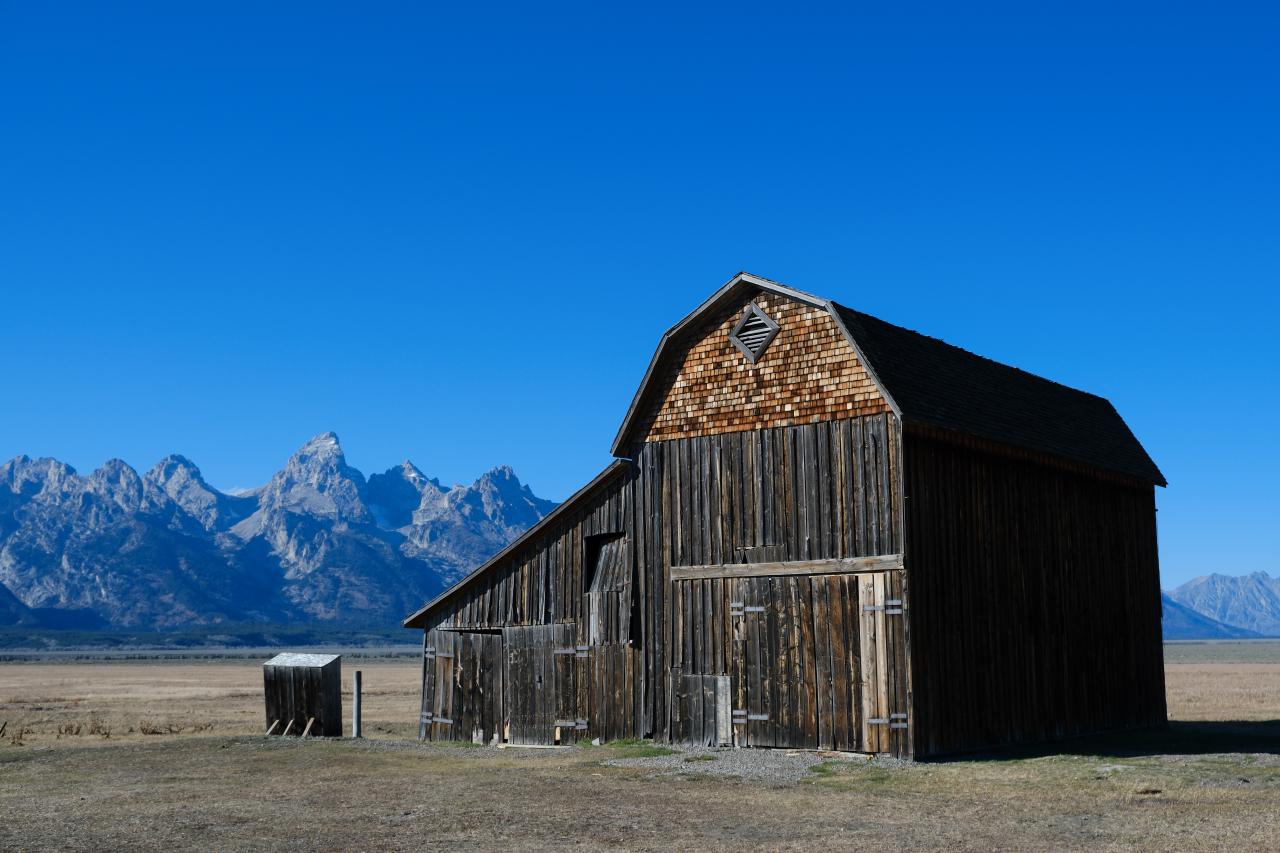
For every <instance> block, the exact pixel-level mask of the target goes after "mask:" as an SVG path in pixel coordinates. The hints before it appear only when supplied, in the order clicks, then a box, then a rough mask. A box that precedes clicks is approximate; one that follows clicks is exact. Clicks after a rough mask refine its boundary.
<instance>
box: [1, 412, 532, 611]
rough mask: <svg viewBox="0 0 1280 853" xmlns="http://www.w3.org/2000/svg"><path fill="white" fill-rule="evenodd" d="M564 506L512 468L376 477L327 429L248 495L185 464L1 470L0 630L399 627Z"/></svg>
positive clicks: (406, 466) (9, 466)
mask: <svg viewBox="0 0 1280 853" xmlns="http://www.w3.org/2000/svg"><path fill="white" fill-rule="evenodd" d="M554 507H555V503H553V502H551V501H547V500H543V499H541V498H538V497H536V496H535V495H534V494H533V493H532V491H530V489H529V488H528V486H525V485H523V484H521V482H520V480H519V479H518V478H517V477H516V475H515V473H514V472H513V471H512V470H511V468H510V467H506V466H503V467H498V468H494V469H493V470H491V471H489V472H488V473H486V474H484V475H483V476H481V477H480V478H479V479H478V480H476V481H475V482H474V483H472V484H471V485H469V486H463V485H458V486H452V487H449V486H443V485H441V483H440V481H439V480H436V479H433V478H430V477H427V476H426V475H425V474H423V473H422V472H421V471H420V470H419V469H418V468H417V467H416V466H414V464H413V463H412V462H408V461H406V462H403V463H401V464H400V465H397V466H396V467H394V468H391V469H390V470H388V471H385V472H383V473H381V474H374V475H372V476H370V477H369V478H368V479H366V478H365V477H364V475H363V474H362V473H361V472H360V471H358V470H356V469H355V468H353V467H351V466H350V465H348V464H347V461H346V457H345V455H344V453H343V450H342V447H341V445H340V444H339V442H338V437H337V436H336V435H334V434H333V433H331V432H329V433H324V434H322V435H318V436H316V437H315V438H313V439H311V440H310V441H308V442H307V443H306V444H304V445H303V446H302V447H301V448H299V450H298V451H297V452H296V453H294V454H293V456H292V457H290V458H289V460H288V462H287V463H286V464H285V466H284V468H282V469H281V470H280V471H279V472H277V473H276V474H275V475H274V476H273V477H272V478H271V479H270V481H268V482H267V484H266V485H264V486H262V487H260V488H258V489H254V490H252V491H247V492H243V493H240V494H226V493H224V492H221V491H219V490H218V489H215V488H213V487H212V486H210V485H209V484H208V483H207V482H206V481H205V479H204V478H203V476H201V473H200V469H199V468H197V467H196V465H195V464H194V463H192V462H191V461H190V460H188V459H186V458H185V457H182V456H177V455H174V456H168V457H166V458H165V459H162V460H161V461H160V462H158V463H157V464H156V465H155V466H154V467H153V468H151V469H150V470H149V471H147V472H146V473H144V474H139V473H138V472H137V471H135V470H134V469H133V468H131V467H130V466H129V465H127V464H125V463H124V462H122V461H120V460H118V459H113V460H110V461H108V462H107V463H105V464H104V465H103V466H102V467H101V468H99V469H97V470H96V471H93V472H92V473H90V474H89V475H88V476H81V475H80V474H78V473H76V471H75V470H74V469H73V468H71V466H69V465H66V464H64V463H62V462H59V461H57V460H56V459H47V458H46V459H31V458H28V457H26V456H19V457H17V458H15V459H12V460H10V461H9V462H7V463H5V464H3V465H0V625H17V626H27V627H40V628H79V629H158V630H171V629H176V628H190V627H193V626H205V625H219V624H226V623H245V622H285V623H289V622H321V623H323V622H333V623H336V622H342V623H356V622H359V623H368V624H384V625H385V624H388V623H391V624H394V623H395V622H398V620H399V619H401V618H403V617H404V615H405V614H407V613H409V612H411V611H413V610H414V609H416V608H417V607H419V606H421V605H422V603H423V602H424V601H426V600H427V599H429V598H431V597H432V596H433V595H435V594H436V593H438V592H439V591H440V590H442V589H443V588H444V587H445V586H447V585H448V584H449V583H451V582H452V581H453V580H455V579H457V578H459V577H461V576H462V575H463V574H465V573H467V572H468V571H470V570H471V569H472V568H474V567H475V566H476V565H478V564H479V563H481V562H483V560H484V559H486V558H487V557H489V556H490V555H491V554H493V553H495V552H496V551H498V550H499V549H501V548H502V547H503V546H504V545H506V544H507V543H508V542H510V541H511V540H512V539H513V538H514V537H515V536H517V535H519V534H520V533H521V532H523V531H524V530H526V529H527V528H528V527H530V526H531V525H533V524H534V523H536V522H537V521H538V520H539V519H541V518H542V517H543V516H544V515H546V514H547V513H548V512H550V511H551V510H552V509H553V508H554Z"/></svg>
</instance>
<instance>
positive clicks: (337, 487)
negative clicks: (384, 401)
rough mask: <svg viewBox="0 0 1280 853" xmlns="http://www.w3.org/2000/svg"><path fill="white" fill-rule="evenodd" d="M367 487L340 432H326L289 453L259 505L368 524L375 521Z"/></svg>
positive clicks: (266, 487)
mask: <svg viewBox="0 0 1280 853" xmlns="http://www.w3.org/2000/svg"><path fill="white" fill-rule="evenodd" d="M364 489H365V480H364V475H363V474H361V473H360V472H359V471H357V470H356V469H355V468H352V467H351V466H350V465H348V464H347V457H346V455H345V454H344V453H343V452H342V445H341V444H339V443H338V436H337V435H336V434H335V433H332V432H325V433H321V434H320V435H317V436H316V437H315V438H313V439H311V440H310V441H308V442H307V443H306V444H304V445H302V447H300V448H298V450H297V452H295V453H294V454H293V455H292V456H291V457H289V461H288V462H287V463H285V466H284V468H283V469H282V470H281V471H280V472H279V473H277V474H276V475H275V476H274V477H272V478H271V481H270V482H269V483H267V485H266V486H265V487H263V489H262V492H261V493H260V495H259V505H260V506H261V507H262V508H263V509H265V510H268V511H270V510H278V509H283V510H289V511H292V512H296V513H302V514H306V515H314V516H319V517H322V518H331V519H334V520H340V521H346V522H351V523H356V524H364V523H368V522H370V521H372V516H371V515H370V513H369V510H368V508H367V507H366V506H365V504H364V500H363V496H362V493H363V491H364Z"/></svg>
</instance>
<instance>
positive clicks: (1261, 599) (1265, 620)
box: [1167, 572, 1280, 637]
mask: <svg viewBox="0 0 1280 853" xmlns="http://www.w3.org/2000/svg"><path fill="white" fill-rule="evenodd" d="M1167 594H1168V596H1169V598H1171V599H1172V600H1173V601H1175V602H1177V603H1178V604H1180V605H1183V606H1184V607H1187V608H1190V609H1191V610H1193V611H1195V612H1196V613H1199V614H1202V615H1204V616H1206V617H1208V618H1210V619H1213V620H1215V621H1217V622H1219V623H1222V624H1225V625H1227V626H1230V627H1233V628H1236V629H1243V630H1245V631H1249V632H1251V633H1252V634H1254V635H1259V636H1265V637H1280V578H1273V577H1271V576H1270V575H1267V574H1266V573H1265V572H1254V573H1253V574H1249V575H1239V576H1231V575H1220V574H1212V575H1205V576H1204V577H1198V578H1195V579H1194V580H1190V581H1187V582H1186V583H1184V584H1183V585H1182V586H1180V587H1178V588H1177V589H1174V590H1171V591H1169V592H1168V593H1167Z"/></svg>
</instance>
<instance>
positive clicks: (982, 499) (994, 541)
mask: <svg viewBox="0 0 1280 853" xmlns="http://www.w3.org/2000/svg"><path fill="white" fill-rule="evenodd" d="M904 459H905V461H906V472H907V477H906V479H907V492H906V494H907V507H908V514H907V518H906V522H907V529H908V530H909V531H910V533H909V536H910V541H909V543H908V566H909V570H910V583H911V612H910V621H911V633H912V638H913V642H912V656H911V672H912V681H913V684H912V686H913V694H914V697H915V719H914V720H913V734H914V737H915V739H916V744H915V749H916V751H917V753H919V754H935V755H936V754H948V753H953V752H962V751H966V750H973V749H980V748H986V747H992V746H999V745H1002V744H1008V743H1016V742H1025V741H1040V740H1054V739H1059V738H1065V737H1072V736H1076V735H1083V734H1088V733H1093V732H1099V731H1105V730H1109V729H1121V728H1136V727H1146V726H1152V725H1161V724H1163V723H1164V721H1165V688H1164V670H1163V665H1162V655H1163V647H1162V643H1161V636H1160V597H1159V566H1158V560H1157V556H1156V531H1155V511H1154V490H1153V488H1152V486H1151V485H1150V484H1138V483H1133V482H1126V481H1125V480H1123V479H1121V478H1116V477H1106V476H1101V475H1099V474H1097V473H1094V472H1088V471H1085V470H1080V469H1077V468H1073V467H1067V466H1061V465H1054V464H1051V463H1050V462H1049V461H1048V460H1034V459H1030V458H1025V457H1023V456H1020V455H1011V454H1007V453H1002V452H999V451H998V450H995V449H989V448H980V447H975V446H965V445H963V444H958V443H954V442H950V441H945V440H942V439H939V438H936V437H930V436H925V435H910V434H909V435H908V438H907V444H906V447H905V448H904ZM944 510H945V511H944ZM957 607H960V608H962V611H963V615H964V618H963V620H956V619H955V617H954V616H953V613H954V611H955V609H956V608H957ZM957 621H958V622H959V624H960V625H962V626H963V628H964V630H963V631H956V630H955V628H953V627H950V626H953V625H956V624H957ZM948 636H949V637H951V638H952V639H951V641H950V642H945V641H940V640H938V639H934V640H933V641H931V642H930V641H926V640H928V639H930V638H941V637H948Z"/></svg>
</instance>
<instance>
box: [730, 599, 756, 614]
mask: <svg viewBox="0 0 1280 853" xmlns="http://www.w3.org/2000/svg"><path fill="white" fill-rule="evenodd" d="M763 612H764V608H763V607H756V606H754V605H752V606H748V605H747V604H746V603H744V602H741V601H730V602H729V615H730V616H746V615H747V614H748V613H763Z"/></svg>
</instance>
